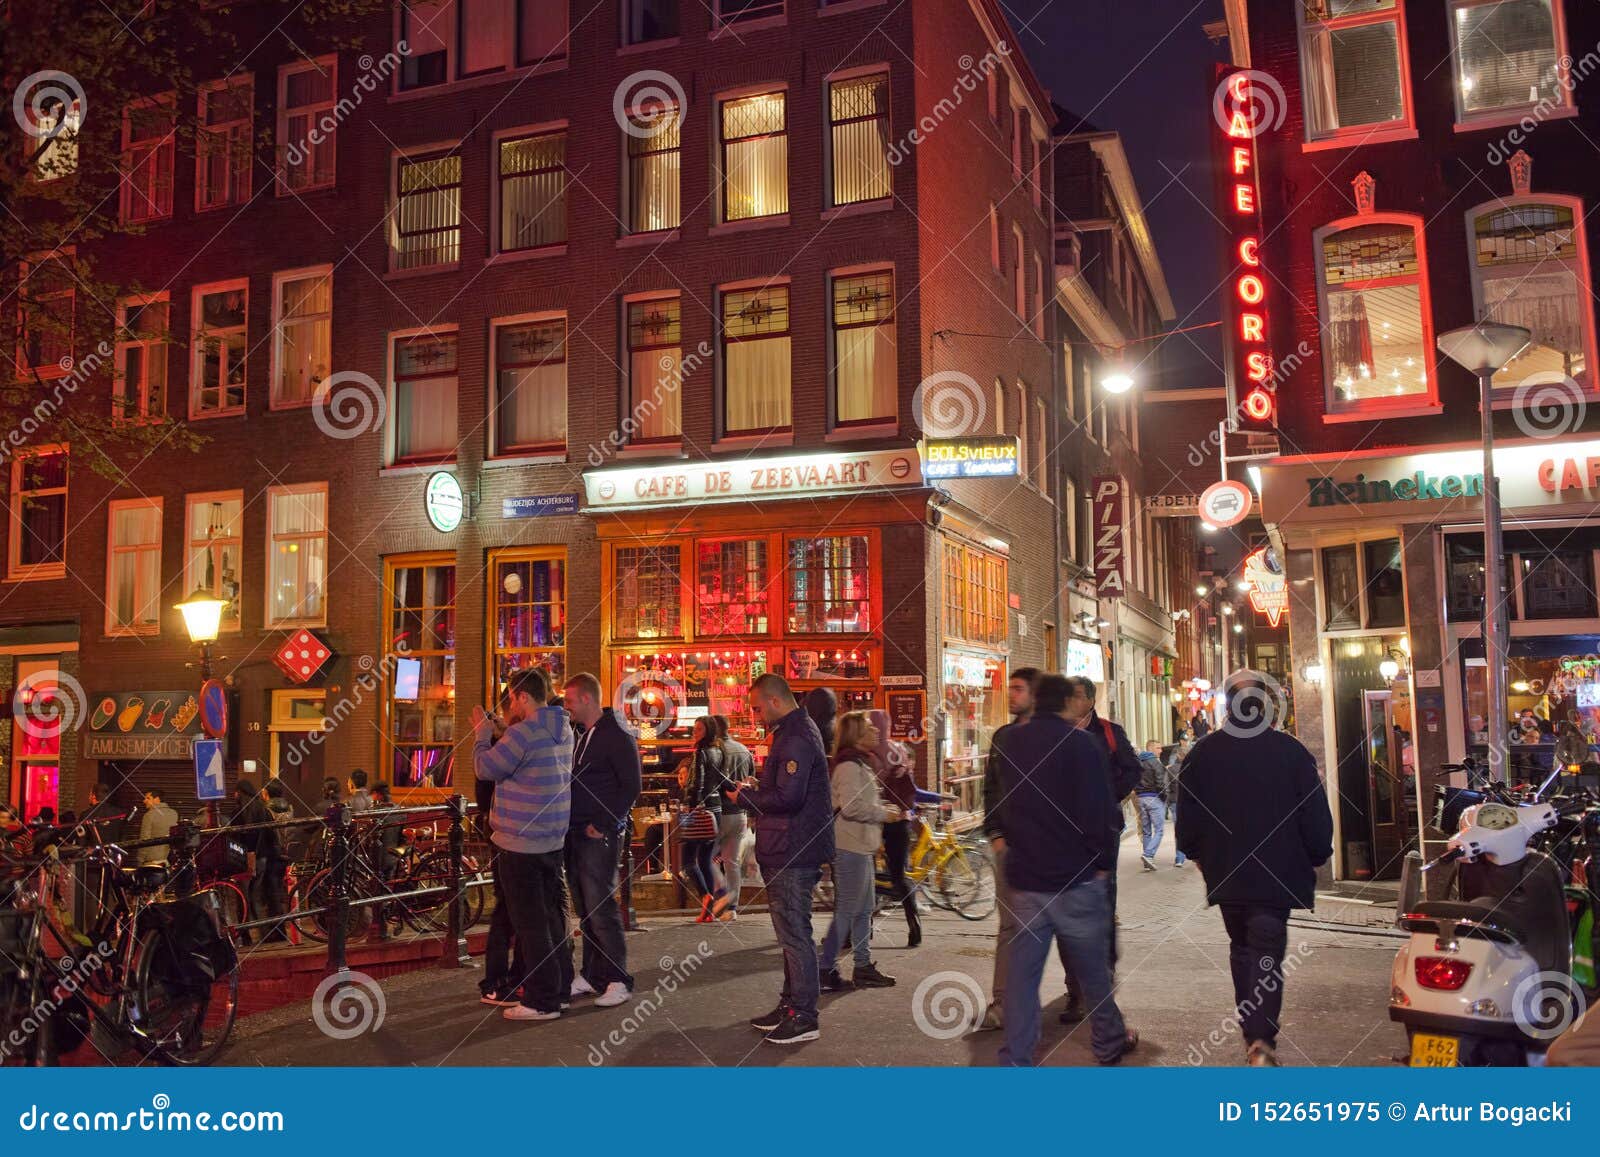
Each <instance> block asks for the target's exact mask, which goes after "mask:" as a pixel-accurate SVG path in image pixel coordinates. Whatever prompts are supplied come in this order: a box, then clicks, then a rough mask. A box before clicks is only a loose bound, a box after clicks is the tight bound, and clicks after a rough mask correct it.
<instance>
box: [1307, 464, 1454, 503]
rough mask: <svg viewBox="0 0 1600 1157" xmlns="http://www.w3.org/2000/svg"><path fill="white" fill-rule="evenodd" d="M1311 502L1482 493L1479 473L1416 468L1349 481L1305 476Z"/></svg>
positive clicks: (1433, 499)
mask: <svg viewBox="0 0 1600 1157" xmlns="http://www.w3.org/2000/svg"><path fill="white" fill-rule="evenodd" d="M1306 485H1307V486H1308V487H1310V489H1311V494H1310V505H1312V506H1341V505H1342V506H1364V505H1366V504H1368V503H1372V502H1436V501H1438V500H1439V499H1442V498H1478V497H1481V496H1482V494H1483V475H1482V474H1430V473H1428V472H1427V471H1426V470H1418V471H1416V472H1415V473H1413V474H1408V475H1406V476H1404V477H1401V478H1394V479H1388V478H1370V479H1369V478H1368V477H1367V476H1366V475H1365V474H1357V475H1356V476H1355V477H1354V478H1352V479H1350V480H1348V481H1340V480H1339V479H1337V478H1329V477H1319V478H1308V479H1306Z"/></svg>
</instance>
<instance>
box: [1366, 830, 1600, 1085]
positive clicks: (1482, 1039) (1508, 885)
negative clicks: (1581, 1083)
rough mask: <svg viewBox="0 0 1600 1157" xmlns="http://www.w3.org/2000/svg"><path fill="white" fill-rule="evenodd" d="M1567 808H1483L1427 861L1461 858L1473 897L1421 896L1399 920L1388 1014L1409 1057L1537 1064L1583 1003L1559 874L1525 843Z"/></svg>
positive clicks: (1427, 1061) (1463, 891)
mask: <svg viewBox="0 0 1600 1157" xmlns="http://www.w3.org/2000/svg"><path fill="white" fill-rule="evenodd" d="M1572 806H1575V807H1578V808H1581V807H1582V805H1581V804H1576V805H1572ZM1563 814H1565V813H1564V811H1563V809H1562V808H1561V807H1558V806H1557V805H1555V804H1551V803H1533V804H1527V805H1524V806H1521V807H1512V806H1510V805H1508V804H1504V803H1482V804H1478V805H1477V806H1475V807H1472V808H1469V809H1468V810H1467V811H1466V812H1464V813H1463V814H1462V816H1461V821H1460V822H1461V828H1460V830H1459V831H1458V832H1457V833H1456V834H1455V835H1454V836H1452V837H1451V839H1450V843H1449V845H1448V850H1447V851H1446V852H1445V854H1444V855H1443V856H1441V857H1440V858H1439V859H1437V860H1435V861H1434V862H1433V863H1431V864H1429V865H1427V867H1426V868H1425V869H1424V871H1427V870H1429V869H1432V868H1435V867H1438V866H1439V865H1440V864H1444V863H1449V862H1452V861H1455V860H1460V861H1461V867H1460V875H1459V879H1458V883H1459V885H1460V895H1462V896H1463V897H1466V899H1463V900H1430V901H1425V902H1422V903H1418V904H1416V905H1414V906H1412V908H1411V910H1410V911H1408V912H1406V913H1404V914H1402V915H1401V916H1400V918H1399V921H1398V923H1399V925H1400V927H1401V928H1402V929H1404V930H1405V931H1407V932H1410V933H1411V937H1410V939H1409V940H1408V941H1407V942H1406V945H1405V946H1404V947H1403V948H1401V949H1400V952H1399V954H1398V955H1397V956H1396V957H1395V960H1394V970H1393V972H1392V974H1391V976H1390V988H1389V1019H1390V1020H1394V1021H1399V1022H1400V1023H1401V1024H1403V1025H1405V1027H1406V1034H1407V1036H1408V1037H1409V1039H1410V1043H1411V1058H1410V1059H1411V1064H1412V1065H1414V1066H1453V1065H1542V1064H1543V1063H1544V1054H1545V1050H1546V1049H1548V1048H1549V1046H1550V1043H1551V1042H1552V1041H1553V1040H1554V1039H1555V1037H1556V1036H1558V1035H1560V1033H1561V1031H1562V1029H1563V1028H1565V1027H1566V1025H1567V1024H1569V1023H1570V1022H1571V1018H1572V1015H1574V1012H1573V1010H1574V1009H1577V1010H1580V1011H1581V1007H1582V1006H1581V1003H1578V1002H1580V1001H1581V999H1582V995H1581V992H1580V991H1579V989H1578V986H1577V985H1576V983H1575V982H1574V981H1573V980H1572V976H1571V972H1570V967H1571V960H1570V957H1571V950H1572V940H1571V930H1570V925H1569V922H1568V917H1567V906H1566V898H1565V894H1564V892H1563V883H1564V881H1563V878H1562V873H1561V870H1560V868H1559V867H1558V866H1557V865H1556V862H1555V861H1554V860H1552V859H1551V858H1550V857H1549V856H1547V855H1545V854H1543V853H1542V852H1537V851H1532V850H1530V849H1529V847H1528V845H1529V843H1530V842H1531V841H1532V840H1533V839H1534V837H1535V836H1537V835H1538V834H1539V833H1540V832H1543V831H1546V830H1548V829H1549V828H1552V827H1554V826H1555V825H1556V822H1557V821H1558V820H1559V819H1560V817H1561V816H1562V815H1563Z"/></svg>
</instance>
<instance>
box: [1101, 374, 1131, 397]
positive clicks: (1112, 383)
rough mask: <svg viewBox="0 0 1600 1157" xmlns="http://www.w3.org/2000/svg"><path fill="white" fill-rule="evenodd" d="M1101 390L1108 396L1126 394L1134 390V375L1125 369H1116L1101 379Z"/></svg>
mask: <svg viewBox="0 0 1600 1157" xmlns="http://www.w3.org/2000/svg"><path fill="white" fill-rule="evenodd" d="M1100 388H1101V389H1102V390H1104V391H1105V392H1106V393H1108V394H1126V393H1127V392H1128V391H1129V390H1131V389H1133V375H1132V374H1130V373H1129V372H1128V371H1127V370H1125V369H1115V370H1112V371H1111V372H1110V373H1108V374H1107V375H1106V376H1105V377H1103V378H1101V379H1100Z"/></svg>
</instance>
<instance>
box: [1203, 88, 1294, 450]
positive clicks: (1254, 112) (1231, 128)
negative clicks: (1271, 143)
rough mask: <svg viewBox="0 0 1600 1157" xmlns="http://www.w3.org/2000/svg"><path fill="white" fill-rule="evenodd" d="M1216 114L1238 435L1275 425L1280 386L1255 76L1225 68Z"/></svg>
mask: <svg viewBox="0 0 1600 1157" xmlns="http://www.w3.org/2000/svg"><path fill="white" fill-rule="evenodd" d="M1219 73H1220V75H1219V80H1220V85H1219V88H1218V90H1217V94H1216V99H1215V101H1214V108H1215V110H1216V113H1217V117H1216V120H1217V125H1218V127H1219V128H1220V129H1221V130H1222V131H1221V136H1220V142H1219V147H1220V151H1221V155H1220V157H1219V160H1220V164H1219V166H1218V169H1219V173H1220V174H1221V178H1222V182H1221V193H1222V196H1221V198H1220V203H1221V205H1222V217H1223V222H1224V225H1225V226H1226V228H1227V230H1228V240H1229V245H1228V249H1227V257H1226V261H1227V277H1228V280H1229V283H1230V285H1231V287H1232V289H1233V293H1232V294H1231V296H1230V298H1229V300H1228V303H1227V306H1226V312H1227V314H1228V317H1227V318H1226V319H1225V320H1226V322H1227V325H1226V327H1225V332H1226V334H1227V338H1226V346H1227V385H1228V408H1229V412H1230V413H1231V414H1232V420H1233V426H1234V428H1235V429H1239V430H1273V429H1275V428H1276V427H1277V418H1278V403H1277V397H1276V392H1277V383H1276V382H1275V381H1274V380H1273V375H1272V370H1273V364H1272V349H1271V346H1270V344H1269V342H1268V337H1267V309H1266V300H1267V283H1266V279H1265V276H1264V274H1263V272H1262V269H1261V205H1260V194H1259V191H1258V189H1259V186H1258V183H1257V178H1256V139H1255V138H1256V129H1257V126H1258V124H1259V121H1260V109H1261V108H1262V107H1263V106H1262V105H1261V104H1259V103H1257V104H1252V99H1253V98H1252V93H1251V86H1252V85H1253V84H1254V83H1255V82H1254V80H1253V74H1252V73H1250V72H1249V71H1247V70H1237V71H1229V70H1226V69H1223V70H1219Z"/></svg>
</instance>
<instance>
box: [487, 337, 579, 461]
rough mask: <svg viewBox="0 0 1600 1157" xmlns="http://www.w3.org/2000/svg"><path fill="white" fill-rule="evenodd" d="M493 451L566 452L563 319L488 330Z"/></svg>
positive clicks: (565, 340) (565, 355)
mask: <svg viewBox="0 0 1600 1157" xmlns="http://www.w3.org/2000/svg"><path fill="white" fill-rule="evenodd" d="M494 350H495V355H494V356H495V363H494V364H495V399H494V406H495V411H494V412H495V452H496V453H498V454H562V453H565V452H566V448H567V319H566V318H564V317H557V318H550V319H547V320H542V321H529V322H519V323H517V324H514V325H510V324H508V325H497V326H495V327H494Z"/></svg>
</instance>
